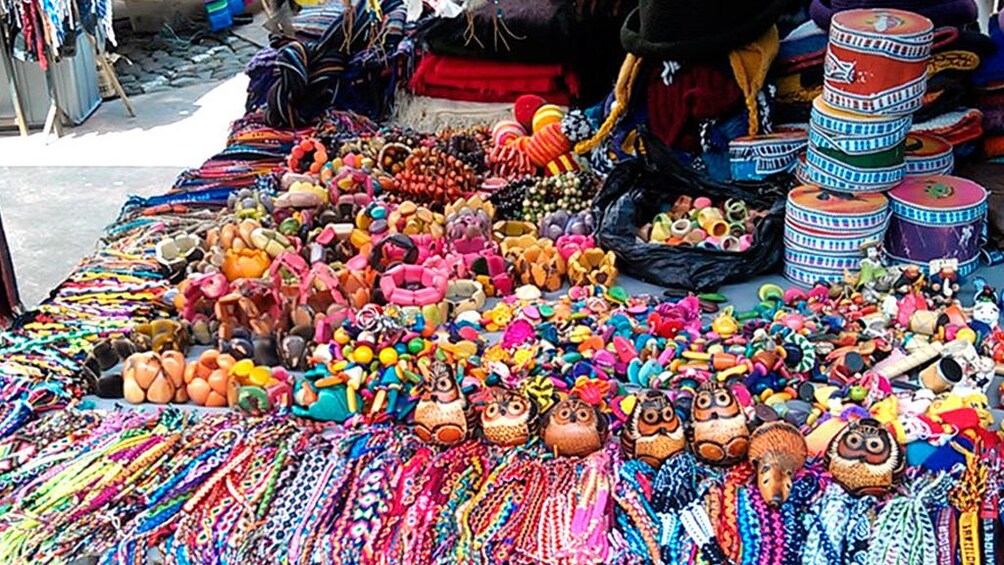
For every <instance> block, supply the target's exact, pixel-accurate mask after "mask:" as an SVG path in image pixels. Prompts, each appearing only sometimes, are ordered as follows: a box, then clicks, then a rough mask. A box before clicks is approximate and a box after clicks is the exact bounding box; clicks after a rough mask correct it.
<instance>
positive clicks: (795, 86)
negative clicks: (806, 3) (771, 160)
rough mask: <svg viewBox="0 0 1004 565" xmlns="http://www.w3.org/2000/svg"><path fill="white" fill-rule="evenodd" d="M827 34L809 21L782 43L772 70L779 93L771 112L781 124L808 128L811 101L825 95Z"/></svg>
mask: <svg viewBox="0 0 1004 565" xmlns="http://www.w3.org/2000/svg"><path fill="white" fill-rule="evenodd" d="M826 44H827V35H826V32H825V31H824V30H823V29H822V28H820V27H819V26H818V25H817V24H816V22H814V21H812V20H809V21H807V22H805V23H803V24H802V25H800V26H798V27H797V28H795V29H794V30H792V31H791V33H789V34H788V35H787V36H785V37H784V39H782V40H781V47H780V49H779V50H778V53H777V60H775V61H774V65H773V67H771V70H770V79H771V82H772V83H773V84H774V86H775V87H776V89H777V93H776V94H775V96H774V103H773V106H772V108H771V110H772V112H773V115H774V121H775V122H776V123H779V124H805V123H806V122H808V121H809V112H810V111H811V110H812V101H813V100H815V99H816V97H817V96H819V95H821V94H822V93H823V61H824V60H825V59H826Z"/></svg>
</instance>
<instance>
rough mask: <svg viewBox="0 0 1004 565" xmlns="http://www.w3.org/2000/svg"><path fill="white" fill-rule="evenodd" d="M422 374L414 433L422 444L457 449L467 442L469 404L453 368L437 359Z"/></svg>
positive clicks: (421, 369)
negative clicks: (448, 446) (457, 445)
mask: <svg viewBox="0 0 1004 565" xmlns="http://www.w3.org/2000/svg"><path fill="white" fill-rule="evenodd" d="M419 370H420V371H421V372H422V376H423V380H422V387H423V390H422V396H421V398H420V400H419V401H418V405H417V406H415V433H417V434H418V437H420V438H422V441H426V442H429V443H435V444H439V445H456V444H458V443H460V442H461V441H463V440H464V439H466V438H467V435H468V433H469V432H470V429H471V426H470V424H469V422H468V418H469V411H468V408H469V406H470V405H469V403H468V402H467V398H465V397H464V392H463V390H461V388H460V384H459V383H458V382H457V379H456V377H454V375H453V374H452V371H451V370H450V367H449V366H448V365H447V364H446V363H443V362H442V361H439V360H438V359H437V360H435V361H433V362H432V363H430V364H429V365H428V366H423V365H420V366H419Z"/></svg>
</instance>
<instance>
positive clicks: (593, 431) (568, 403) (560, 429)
mask: <svg viewBox="0 0 1004 565" xmlns="http://www.w3.org/2000/svg"><path fill="white" fill-rule="evenodd" d="M540 425H541V433H540V435H541V437H542V438H543V440H544V444H545V445H547V448H548V449H549V450H550V451H553V452H554V453H556V454H557V455H589V454H590V453H592V452H594V451H598V450H599V449H602V448H603V443H604V442H605V441H606V439H607V429H608V427H609V422H608V421H607V416H606V414H604V413H603V412H602V411H601V410H600V409H599V408H597V407H596V406H593V405H591V404H587V403H586V402H583V401H582V400H580V399H578V398H574V397H571V398H566V399H564V400H562V401H561V402H558V403H557V404H555V405H554V406H552V407H551V409H550V410H548V411H547V412H545V413H544V416H543V417H542V418H541V424H540Z"/></svg>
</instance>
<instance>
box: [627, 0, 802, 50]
mask: <svg viewBox="0 0 1004 565" xmlns="http://www.w3.org/2000/svg"><path fill="white" fill-rule="evenodd" d="M785 3H786V0H746V1H744V2H734V1H731V0H641V1H640V2H639V3H638V8H636V9H635V10H634V11H632V12H631V13H630V14H628V17H627V19H626V20H625V21H624V26H623V27H622V28H621V44H622V45H623V46H624V49H626V50H627V51H628V52H630V53H633V54H635V55H638V56H641V57H654V58H656V59H671V60H674V61H679V60H685V59H709V58H714V57H716V56H718V55H724V54H725V53H728V52H729V51H731V50H733V49H735V48H736V47H739V46H742V45H746V44H747V43H749V42H751V41H753V40H754V39H756V38H758V37H760V36H761V35H763V33H764V32H765V31H767V29H768V28H769V27H770V26H772V25H774V24H775V23H776V22H777V18H778V15H779V14H780V13H781V9H782V8H783V7H784V5H785Z"/></svg>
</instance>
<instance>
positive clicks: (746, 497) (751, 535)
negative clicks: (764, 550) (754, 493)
mask: <svg viewBox="0 0 1004 565" xmlns="http://www.w3.org/2000/svg"><path fill="white" fill-rule="evenodd" d="M751 490H756V489H755V488H754V489H750V488H743V489H740V490H739V501H738V509H737V510H738V512H739V539H740V541H741V543H742V559H741V560H739V561H738V563H740V564H741V565H755V564H756V556H757V554H758V553H759V552H760V550H761V549H760V542H761V540H762V539H763V537H764V536H763V532H762V531H761V529H760V521H759V515H758V509H757V508H754V505H753V501H752V500H751V495H750V491H751Z"/></svg>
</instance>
